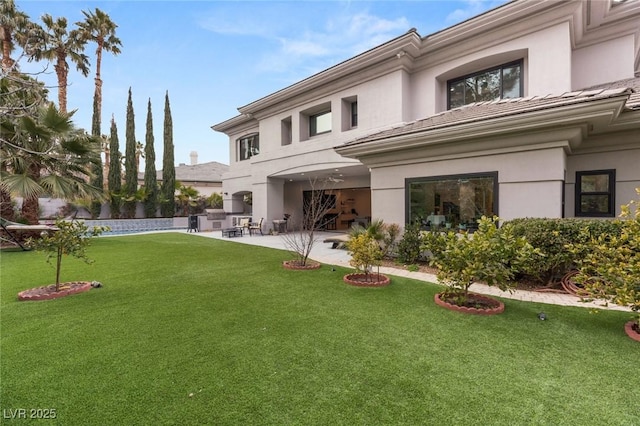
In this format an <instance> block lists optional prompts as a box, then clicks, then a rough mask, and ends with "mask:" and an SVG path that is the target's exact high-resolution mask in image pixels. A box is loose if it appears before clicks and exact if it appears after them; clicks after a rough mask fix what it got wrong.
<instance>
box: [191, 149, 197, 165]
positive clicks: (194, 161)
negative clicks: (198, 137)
mask: <svg viewBox="0 0 640 426" xmlns="http://www.w3.org/2000/svg"><path fill="white" fill-rule="evenodd" d="M189 157H191V165H192V166H195V165H196V164H198V153H197V152H196V151H191V154H189Z"/></svg>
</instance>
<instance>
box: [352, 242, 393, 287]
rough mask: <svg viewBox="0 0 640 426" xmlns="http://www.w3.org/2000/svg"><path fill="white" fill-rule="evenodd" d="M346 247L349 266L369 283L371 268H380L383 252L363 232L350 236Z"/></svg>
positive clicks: (376, 243) (377, 244)
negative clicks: (363, 275)
mask: <svg viewBox="0 0 640 426" xmlns="http://www.w3.org/2000/svg"><path fill="white" fill-rule="evenodd" d="M346 246H347V250H348V251H349V254H350V255H351V259H350V260H349V264H350V265H351V266H353V267H354V268H356V271H357V272H359V273H362V274H365V275H366V277H367V278H366V280H367V281H371V271H372V269H373V267H374V266H377V267H380V265H381V264H382V258H383V257H384V251H383V250H382V248H380V245H379V243H378V242H377V241H376V239H375V238H374V237H373V236H372V235H371V234H369V233H366V232H363V233H360V234H358V235H356V236H352V237H351V238H350V239H349V241H347V243H346Z"/></svg>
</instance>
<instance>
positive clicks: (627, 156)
mask: <svg viewBox="0 0 640 426" xmlns="http://www.w3.org/2000/svg"><path fill="white" fill-rule="evenodd" d="M639 139H640V136H639ZM609 169H615V171H616V194H615V197H616V199H615V206H616V216H617V215H619V214H620V206H621V205H622V204H627V203H628V202H629V201H631V200H637V198H638V197H637V195H636V192H635V188H640V148H637V149H627V150H623V151H617V152H598V153H589V154H579V155H574V156H571V157H569V160H568V162H567V179H566V182H565V194H566V200H567V201H566V205H565V216H566V217H574V216H575V208H574V206H575V183H576V172H578V171H588V170H609Z"/></svg>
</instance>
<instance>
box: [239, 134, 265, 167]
mask: <svg viewBox="0 0 640 426" xmlns="http://www.w3.org/2000/svg"><path fill="white" fill-rule="evenodd" d="M245 141H247V142H248V143H249V150H248V153H247V156H246V158H245V155H244V151H245V150H244V149H243V142H245ZM236 142H237V144H236V147H237V149H238V156H237V158H238V161H245V160H249V159H250V158H251V157H254V156H256V155H258V154H260V136H259V133H251V134H249V135H245V136H242V137H239V138H238V139H236Z"/></svg>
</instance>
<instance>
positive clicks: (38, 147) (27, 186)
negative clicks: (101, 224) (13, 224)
mask: <svg viewBox="0 0 640 426" xmlns="http://www.w3.org/2000/svg"><path fill="white" fill-rule="evenodd" d="M72 115H73V113H71V114H68V113H63V112H61V111H58V109H57V108H56V107H55V106H54V105H53V104H52V103H49V105H48V106H44V107H41V108H40V109H39V111H38V114H37V116H36V117H29V116H27V117H22V118H20V119H19V120H17V121H16V122H9V121H6V122H3V131H5V132H8V133H11V134H12V135H13V137H12V140H14V141H15V142H16V144H15V146H11V147H10V148H8V149H3V156H2V160H1V161H2V163H3V165H4V166H6V170H7V171H6V172H3V175H2V180H1V181H0V185H2V186H3V187H4V188H5V189H6V190H8V191H10V192H11V193H16V194H18V195H20V196H22V197H23V204H22V216H23V217H24V219H25V220H27V222H28V223H37V222H38V197H39V196H40V195H42V194H48V195H51V196H53V197H57V198H63V199H75V198H82V197H89V198H97V199H100V198H103V192H102V189H101V188H95V187H93V186H91V185H89V184H88V183H87V182H88V178H89V177H90V173H91V172H90V170H91V169H90V167H91V164H92V163H93V162H95V161H96V159H97V156H98V152H99V142H98V141H96V140H94V138H92V137H90V136H89V135H87V134H86V133H85V132H83V131H79V130H77V129H76V128H75V127H74V125H73V122H72V121H71V116H72Z"/></svg>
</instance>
